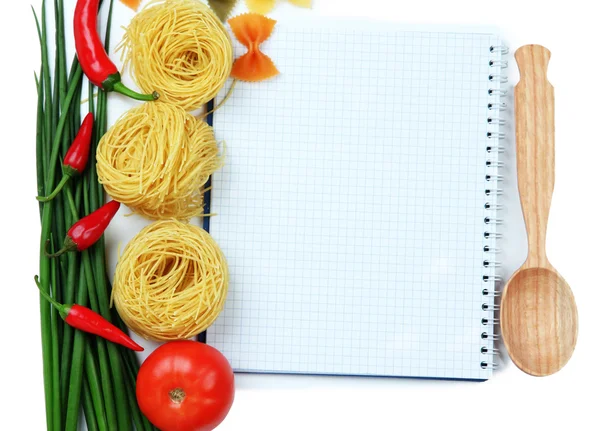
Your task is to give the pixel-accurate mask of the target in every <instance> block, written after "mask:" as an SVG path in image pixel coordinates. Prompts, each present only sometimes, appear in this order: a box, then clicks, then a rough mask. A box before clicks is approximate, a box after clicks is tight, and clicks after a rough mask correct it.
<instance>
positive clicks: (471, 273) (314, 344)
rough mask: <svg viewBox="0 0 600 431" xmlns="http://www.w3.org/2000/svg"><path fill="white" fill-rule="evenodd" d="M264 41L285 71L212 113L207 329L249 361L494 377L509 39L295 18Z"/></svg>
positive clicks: (245, 86) (326, 369)
mask: <svg viewBox="0 0 600 431" xmlns="http://www.w3.org/2000/svg"><path fill="white" fill-rule="evenodd" d="M262 49H263V51H264V52H265V53H267V54H268V55H269V56H271V58H272V59H273V60H274V62H275V64H276V65H277V67H278V68H279V70H280V71H281V75H280V76H278V77H276V78H275V79H272V80H270V81H266V82H261V83H243V82H242V83H238V86H237V87H236V89H235V91H234V92H233V96H232V97H231V99H230V100H229V101H228V102H227V103H226V104H225V105H224V106H223V107H222V108H221V109H220V110H218V111H217V112H216V114H215V115H214V126H215V131H216V134H217V138H218V139H219V140H222V141H224V142H225V143H226V147H227V161H226V165H225V167H224V168H223V169H222V170H221V171H219V172H218V173H216V174H215V175H214V177H213V182H212V186H213V189H212V198H211V212H213V213H216V214H217V215H216V216H215V217H213V218H211V221H210V232H211V234H212V235H213V236H214V238H215V239H216V240H217V242H218V243H219V244H220V246H221V247H222V249H223V251H224V253H225V255H226V256H227V259H228V262H229V267H230V272H231V281H230V291H229V296H228V300H227V303H226V306H225V310H224V311H223V313H222V314H221V316H220V317H219V319H218V320H217V322H216V323H215V324H214V325H213V326H212V327H211V328H209V330H208V332H207V336H206V337H207V338H206V340H207V342H208V343H209V344H211V345H213V346H215V347H217V348H218V349H219V350H221V351H222V352H223V353H224V354H225V356H226V357H227V358H228V359H229V360H230V362H231V364H232V366H233V368H234V370H236V371H239V372H257V373H300V374H327V375H363V376H406V377H426V378H449V379H474V380H485V379H487V378H489V377H490V376H491V373H492V369H493V367H494V365H493V362H494V361H493V355H494V352H495V350H494V339H495V338H496V335H495V328H494V325H495V323H496V321H495V319H494V310H495V305H494V296H495V290H494V283H495V281H496V280H497V278H498V277H497V275H496V271H497V269H496V265H497V263H496V261H495V259H494V256H495V252H496V250H497V244H496V242H497V239H498V237H499V233H497V231H496V222H497V217H496V212H497V209H498V202H497V201H498V196H497V195H498V194H499V190H498V180H500V179H501V176H500V175H499V173H498V168H499V167H500V166H501V163H502V162H501V161H500V160H499V157H498V152H499V148H500V147H499V142H500V139H501V138H502V137H503V135H502V133H501V126H502V124H503V123H504V120H502V119H501V118H500V115H499V114H500V111H501V110H502V108H503V106H504V105H503V102H502V97H503V96H505V94H506V93H505V90H503V88H502V87H503V85H502V84H503V83H504V82H505V81H506V78H505V77H504V76H503V69H504V68H505V67H506V61H505V60H504V59H503V54H506V49H505V48H503V47H502V44H501V40H500V39H499V38H498V37H497V36H495V35H493V34H486V33H456V32H428V31H406V30H403V29H401V28H399V27H398V26H394V25H391V24H365V23H357V22H354V21H352V22H350V21H349V22H335V23H332V22H331V21H328V22H327V23H320V22H314V21H295V22H293V23H292V22H279V23H278V24H277V25H276V28H275V31H274V33H273V35H272V37H271V38H270V39H269V40H268V41H267V42H266V43H265V44H264V45H263V46H262ZM244 52H245V49H244V48H243V47H242V46H241V45H239V44H237V43H235V53H236V56H239V55H241V54H243V53H244ZM223 96H224V94H223V93H222V94H221V95H220V97H221V98H222V97H223Z"/></svg>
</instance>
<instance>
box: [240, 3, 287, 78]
mask: <svg viewBox="0 0 600 431" xmlns="http://www.w3.org/2000/svg"><path fill="white" fill-rule="evenodd" d="M228 22H229V25H230V26H231V30H232V31H233V34H234V35H235V37H236V38H237V40H239V41H240V42H241V43H242V44H243V45H244V46H245V47H246V48H248V52H247V53H246V54H244V55H242V56H241V57H240V58H238V59H237V60H236V61H235V63H233V68H232V69H231V76H232V77H233V78H235V79H239V80H241V81H250V82H256V81H263V80H265V79H269V78H272V77H274V76H276V75H278V74H279V71H278V70H277V67H275V64H273V61H272V60H271V59H270V58H269V57H268V56H267V55H266V54H263V53H262V52H261V51H260V48H259V45H260V44H261V43H263V42H264V41H265V40H267V39H268V38H269V36H271V32H272V31H273V27H275V23H276V22H277V21H275V20H274V19H270V18H267V17H266V16H263V15H259V14H256V13H246V14H243V15H239V16H236V17H235V18H231V19H230V20H229V21H228Z"/></svg>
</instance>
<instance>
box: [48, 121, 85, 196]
mask: <svg viewBox="0 0 600 431" xmlns="http://www.w3.org/2000/svg"><path fill="white" fill-rule="evenodd" d="M93 130H94V116H93V115H92V113H91V112H90V113H89V114H87V115H86V117H85V118H84V119H83V123H81V127H80V128H79V131H78V132H77V136H75V139H74V140H73V143H72V144H71V146H70V147H69V150H68V151H67V154H66V155H65V159H64V160H63V177H62V179H61V180H60V182H59V183H58V185H57V186H56V188H55V189H54V191H53V192H52V193H50V194H49V195H48V196H38V197H37V200H38V201H40V202H48V201H51V200H52V199H54V198H55V197H56V195H58V194H59V193H60V191H61V190H62V189H63V187H64V186H65V184H67V182H68V181H69V180H70V179H71V177H74V176H76V175H81V174H82V173H83V171H84V169H85V166H86V165H87V162H88V159H89V157H90V144H91V143H92V132H93Z"/></svg>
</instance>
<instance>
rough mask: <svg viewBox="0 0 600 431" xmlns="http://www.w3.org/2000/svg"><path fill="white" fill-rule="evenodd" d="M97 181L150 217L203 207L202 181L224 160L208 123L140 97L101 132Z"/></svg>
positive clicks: (193, 212)
mask: <svg viewBox="0 0 600 431" xmlns="http://www.w3.org/2000/svg"><path fill="white" fill-rule="evenodd" d="M96 161H97V170H98V178H99V181H100V182H101V183H102V184H103V186H104V189H105V190H106V192H107V193H108V194H109V195H110V196H111V197H112V198H113V199H115V200H117V201H119V202H121V203H123V204H125V205H127V206H128V207H129V208H130V209H132V210H133V211H134V212H136V213H139V214H141V215H143V216H145V217H148V218H151V219H168V218H178V219H189V218H191V217H194V216H197V215H201V214H202V213H203V193H204V190H203V186H204V184H205V183H206V182H207V180H208V178H209V176H210V175H211V174H212V173H213V172H215V171H216V170H217V169H218V168H220V167H221V166H222V164H223V157H222V156H221V155H220V152H219V147H218V145H217V142H216V140H215V137H214V133H213V129H212V127H210V126H209V125H208V124H206V123H205V122H203V121H201V120H199V119H197V118H195V117H194V116H192V115H190V114H189V113H187V112H186V111H185V110H183V109H182V108H180V107H177V106H174V105H169V104H166V103H155V102H150V103H144V104H142V105H140V106H138V107H135V108H133V109H131V110H129V111H128V112H126V113H125V114H124V115H123V116H121V118H119V119H118V120H117V122H116V123H115V124H114V125H113V126H112V127H111V128H110V129H109V131H108V132H107V133H106V134H105V135H104V136H103V137H102V139H101V140H100V143H99V144H98V150H97V154H96Z"/></svg>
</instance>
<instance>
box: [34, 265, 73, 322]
mask: <svg viewBox="0 0 600 431" xmlns="http://www.w3.org/2000/svg"><path fill="white" fill-rule="evenodd" d="M33 280H34V281H35V285H36V286H37V288H38V290H39V291H40V294H41V295H42V296H43V297H44V298H45V299H46V301H48V302H49V303H50V304H52V305H53V306H54V308H56V310H57V311H58V313H59V314H60V317H62V319H63V320H64V319H66V318H67V315H68V314H69V309H70V308H71V307H69V306H68V305H64V304H61V303H60V302H57V301H56V300H54V298H52V297H51V296H50V295H48V294H47V293H46V292H44V291H43V289H42V285H41V283H40V279H39V277H38V276H37V275H36V276H35V277H33Z"/></svg>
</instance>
